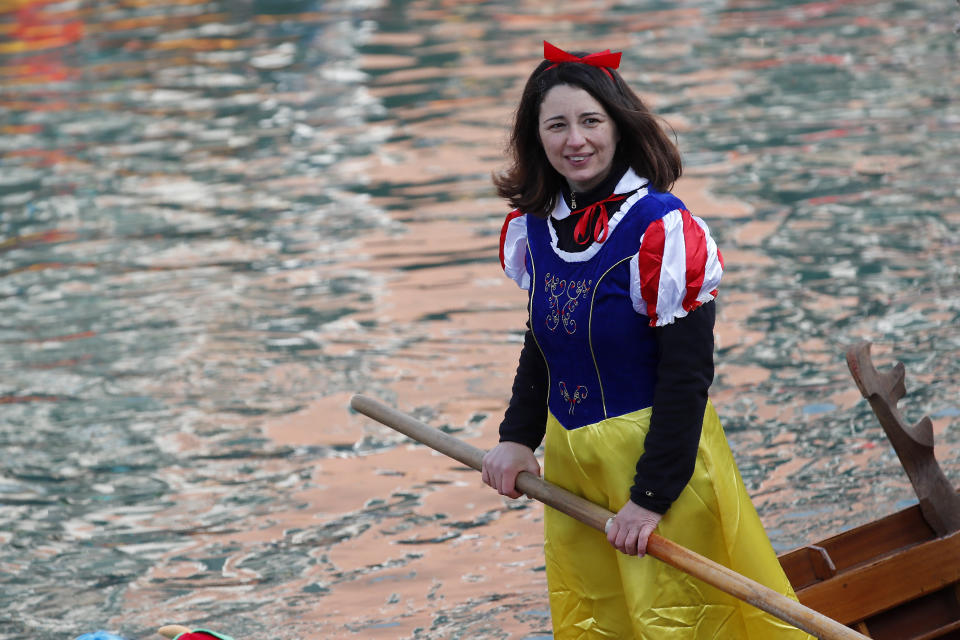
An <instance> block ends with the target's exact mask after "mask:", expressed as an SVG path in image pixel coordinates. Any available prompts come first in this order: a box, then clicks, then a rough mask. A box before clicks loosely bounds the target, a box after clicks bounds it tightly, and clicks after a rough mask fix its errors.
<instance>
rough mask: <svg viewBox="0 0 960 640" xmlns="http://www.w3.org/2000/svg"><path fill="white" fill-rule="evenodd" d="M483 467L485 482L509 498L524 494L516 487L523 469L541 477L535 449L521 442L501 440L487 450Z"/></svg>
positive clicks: (482, 473) (482, 472)
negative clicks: (534, 453) (534, 452)
mask: <svg viewBox="0 0 960 640" xmlns="http://www.w3.org/2000/svg"><path fill="white" fill-rule="evenodd" d="M481 468H482V471H481V475H482V476H483V481H484V483H486V484H488V485H490V486H491V487H493V488H494V489H496V490H497V491H498V492H500V495H502V496H507V497H509V498H519V497H520V496H522V495H523V494H522V493H521V492H519V491H517V487H516V484H517V476H518V475H519V474H520V472H521V471H529V472H530V473H532V474H533V475H535V476H537V477H540V463H539V462H537V457H536V456H535V455H533V450H531V449H530V447H528V446H527V445H525V444H520V443H519V442H501V443H500V444H498V445H497V446H495V447H494V448H493V449H490V451H487V453H485V454H484V456H483V465H482V467H481Z"/></svg>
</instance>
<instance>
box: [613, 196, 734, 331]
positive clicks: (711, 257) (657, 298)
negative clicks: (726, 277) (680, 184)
mask: <svg viewBox="0 0 960 640" xmlns="http://www.w3.org/2000/svg"><path fill="white" fill-rule="evenodd" d="M722 275H723V256H722V255H721V254H720V251H719V250H718V249H717V243H716V242H714V240H713V238H712V237H711V236H710V230H709V229H708V228H707V224H706V223H705V222H704V221H703V220H701V219H700V218H698V217H697V216H694V215H692V214H691V213H690V212H689V211H687V210H686V209H675V210H673V211H671V212H670V213H668V214H667V215H665V216H664V217H663V218H661V219H659V220H657V221H655V222H652V223H651V224H650V226H649V227H647V230H646V232H645V233H644V234H643V238H641V240H640V250H639V251H638V252H637V254H636V255H635V256H633V258H632V259H631V260H630V299H631V300H632V301H633V308H634V309H635V310H636V311H637V312H638V313H642V314H644V315H646V316H648V317H649V318H650V326H656V327H660V326H663V325H666V324H671V323H672V322H673V321H674V320H676V319H677V318H683V317H685V316H686V315H687V314H688V313H689V312H691V311H693V310H694V309H696V308H697V307H699V306H700V305H701V304H703V303H704V302H709V301H710V300H713V299H714V298H716V297H717V286H718V285H719V284H720V278H721V276H722Z"/></svg>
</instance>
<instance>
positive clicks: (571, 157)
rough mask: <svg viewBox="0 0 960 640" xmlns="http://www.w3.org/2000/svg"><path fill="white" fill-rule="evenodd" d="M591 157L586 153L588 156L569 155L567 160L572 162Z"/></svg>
mask: <svg viewBox="0 0 960 640" xmlns="http://www.w3.org/2000/svg"><path fill="white" fill-rule="evenodd" d="M589 157H590V156H589V155H586V156H567V160H569V161H570V162H583V161H584V160H586V159H587V158H589Z"/></svg>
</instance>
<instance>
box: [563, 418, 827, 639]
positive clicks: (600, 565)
mask: <svg viewBox="0 0 960 640" xmlns="http://www.w3.org/2000/svg"><path fill="white" fill-rule="evenodd" d="M649 425H650V409H649V408H648V409H643V410H641V411H637V412H634V413H630V414H627V415H623V416H619V417H616V418H609V419H607V420H604V421H602V422H598V423H596V424H593V425H588V426H585V427H581V428H579V429H574V430H573V431H567V430H566V429H564V428H563V426H562V425H560V423H559V422H557V420H556V419H555V418H554V417H553V416H552V415H550V416H549V417H548V419H547V435H546V442H545V456H544V458H545V459H544V478H545V479H547V480H549V481H550V482H553V483H555V484H557V485H560V486H561V487H564V488H565V489H567V490H569V491H572V492H573V493H576V494H578V495H581V496H583V497H585V498H587V499H588V500H591V501H592V502H596V503H597V504H600V505H603V506H605V507H607V508H608V509H609V510H610V511H613V512H614V513H616V512H617V511H619V510H620V508H621V507H622V506H623V505H624V504H626V501H627V500H629V499H630V487H631V486H632V484H633V476H634V474H635V473H636V464H637V460H638V459H639V458H640V455H641V454H642V453H643V441H644V438H645V437H646V433H647V429H648V428H649ZM544 530H545V538H546V540H545V545H544V548H545V555H546V570H547V584H548V588H549V591H550V612H551V616H552V618H553V633H554V638H555V640H587V639H593V638H617V639H619V640H622V639H626V638H636V639H641V638H642V639H644V640H649V639H655V640H706V639H708V638H709V639H710V640H727V639H729V640H808V639H810V638H811V636H810V635H808V634H807V633H805V632H803V631H800V630H799V629H796V628H795V627H792V626H790V625H789V624H787V623H786V622H782V621H780V620H778V619H776V618H775V617H773V616H771V615H769V614H767V613H765V612H763V611H761V610H760V609H757V608H755V607H753V606H752V605H749V604H746V603H744V602H742V601H740V600H738V599H736V598H734V597H733V596H730V595H727V594H726V593H724V592H722V591H720V590H718V589H716V588H714V587H711V586H709V585H707V584H705V583H703V582H701V581H699V580H697V579H695V578H692V577H690V576H688V575H686V574H685V573H682V572H681V571H679V570H677V569H674V568H673V567H671V566H669V565H667V564H665V563H663V562H661V561H659V560H656V559H654V558H652V557H650V556H645V557H643V558H638V557H636V556H628V555H625V554H623V553H620V552H619V551H617V550H616V549H614V548H613V547H612V546H611V545H610V543H609V542H607V538H606V536H605V535H604V534H603V533H601V532H599V531H597V530H595V529H592V528H590V527H588V526H586V525H584V524H582V523H580V522H578V521H577V520H575V519H573V518H571V517H569V516H567V515H565V514H563V513H561V512H559V511H556V510H554V509H551V508H549V507H548V508H547V509H546V512H545V517H544ZM657 533H659V534H660V535H662V536H663V537H665V538H667V539H669V540H672V541H674V542H676V543H678V544H680V545H683V546H684V547H687V548H689V549H692V550H693V551H696V552H697V553H699V554H701V555H704V556H706V557H708V558H710V559H712V560H714V561H715V562H719V563H720V564H722V565H724V566H727V567H730V568H731V569H733V570H734V571H736V572H737V573H740V574H743V575H745V576H747V577H749V578H752V579H754V580H756V581H757V582H760V583H762V584H764V585H766V586H768V587H770V588H772V589H775V590H776V591H779V592H780V593H783V594H786V595H787V596H789V597H791V598H794V599H796V596H795V595H794V593H793V589H792V588H791V587H790V583H789V582H788V581H787V578H786V576H785V575H784V573H783V569H782V568H781V567H780V563H779V561H778V560H777V556H776V553H774V551H773V547H772V546H771V545H770V541H769V539H768V538H767V535H766V532H765V531H764V529H763V525H762V524H761V522H760V518H759V517H758V516H757V512H756V510H755V509H754V507H753V504H752V503H751V502H750V497H749V496H748V495H747V491H746V488H745V487H744V485H743V480H742V479H741V477H740V471H739V470H738V469H737V465H736V462H735V461H734V459H733V455H732V453H731V452H730V447H729V445H728V444H727V439H726V436H725V435H724V433H723V427H722V426H721V425H720V419H719V418H718V417H717V414H716V411H714V409H713V405H712V404H708V405H707V410H706V412H705V413H704V420H703V434H702V436H701V438H700V449H699V451H698V452H697V463H696V467H695V469H694V472H693V477H692V478H691V479H690V482H689V484H688V485H687V486H686V488H684V490H683V492H682V493H681V494H680V497H679V498H677V500H676V502H674V503H673V505H672V506H671V507H670V509H669V510H668V511H667V513H666V514H665V515H664V517H663V518H662V519H661V520H660V524H659V525H658V527H657Z"/></svg>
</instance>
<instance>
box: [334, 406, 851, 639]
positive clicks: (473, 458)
mask: <svg viewBox="0 0 960 640" xmlns="http://www.w3.org/2000/svg"><path fill="white" fill-rule="evenodd" d="M350 406H351V407H353V409H354V410H355V411H358V412H360V413H362V414H364V415H366V416H369V417H371V418H373V419H374V420H376V421H377V422H380V423H382V424H384V425H386V426H388V427H390V428H391V429H394V430H396V431H399V432H400V433H402V434H404V435H406V436H409V437H410V438H413V439H414V440H416V441H418V442H421V443H423V444H425V445H427V446H428V447H430V448H431V449H435V450H437V451H439V452H440V453H443V454H445V455H447V456H449V457H451V458H453V459H454V460H458V461H460V462H462V463H463V464H465V465H467V466H468V467H471V468H473V469H476V470H477V471H480V470H481V467H482V464H483V455H484V453H485V452H484V451H483V450H482V449H478V448H477V447H474V446H473V445H470V444H467V443H466V442H463V441H462V440H458V439H457V438H454V437H453V436H450V435H448V434H446V433H444V432H443V431H440V430H439V429H434V428H433V427H430V426H428V425H426V424H424V423H422V422H420V421H419V420H416V419H415V418H412V417H411V416H408V415H406V414H404V413H401V412H400V411H397V410H396V409H393V408H391V407H388V406H386V405H384V404H381V403H380V402H377V401H376V400H373V399H372V398H367V397H365V396H362V395H355V396H353V398H351V399H350ZM516 485H517V489H518V490H519V491H522V492H523V493H525V494H527V495H528V496H530V497H531V498H534V499H536V500H539V501H540V502H542V503H544V504H546V505H549V506H551V507H553V508H554V509H557V510H558V511H562V512H563V513H565V514H567V515H569V516H571V517H573V518H576V519H577V520H579V521H580V522H582V523H584V524H586V525H588V526H590V527H593V528H594V529H597V530H599V531H604V529H605V528H606V525H607V521H608V520H610V518H612V517H613V515H614V514H613V513H611V512H610V511H608V510H607V509H605V508H603V507H601V506H600V505H597V504H594V503H592V502H590V501H589V500H586V499H584V498H581V497H580V496H578V495H575V494H573V493H570V492H569V491H567V490H566V489H562V488H560V487H558V486H557V485H555V484H551V483H549V482H547V481H545V480H542V479H540V478H538V477H537V476H535V475H533V474H532V473H528V472H526V471H522V472H521V473H520V475H519V476H517V483H516ZM647 553H648V554H650V555H651V556H653V557H654V558H657V559H658V560H661V561H663V562H666V563H667V564H669V565H670V566H672V567H674V568H676V569H679V570H680V571H683V572H684V573H687V574H689V575H691V576H693V577H695V578H699V579H700V580H702V581H704V582H706V583H707V584H709V585H712V586H714V587H716V588H717V589H720V590H721V591H724V592H726V593H729V594H730V595H732V596H734V597H736V598H739V599H740V600H743V601H744V602H748V603H750V604H752V605H753V606H755V607H757V608H758V609H762V610H764V611H766V612H767V613H769V614H771V615H773V616H776V617H777V618H779V619H780V620H784V621H786V622H789V623H790V624H792V625H794V626H796V627H798V628H800V629H803V630H804V631H806V632H808V633H812V634H813V635H815V636H817V637H819V638H822V639H823V640H868V639H867V636H865V635H862V634H860V633H857V632H856V631H854V630H853V629H851V628H849V627H846V626H844V625H842V624H840V623H839V622H837V621H836V620H832V619H830V618H828V617H826V616H825V615H823V614H822V613H819V612H817V611H814V610H813V609H810V608H809V607H805V606H803V605H802V604H800V603H799V602H797V601H795V600H791V599H790V598H788V597H786V596H785V595H783V594H781V593H778V592H776V591H774V590H773V589H770V588H769V587H765V586H764V585H762V584H760V583H759V582H756V581H754V580H751V579H750V578H747V577H745V576H742V575H740V574H739V573H736V572H735V571H732V570H731V569H728V568H727V567H724V566H723V565H720V564H717V563H716V562H714V561H713V560H710V559H708V558H705V557H703V556H701V555H699V554H697V553H694V552H693V551H690V550H689V549H687V548H685V547H682V546H680V545H678V544H676V543H675V542H671V541H670V540H667V539H666V538H664V537H662V536H660V535H658V534H656V533H654V534H652V535H651V536H650V540H649V541H648V542H647Z"/></svg>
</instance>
